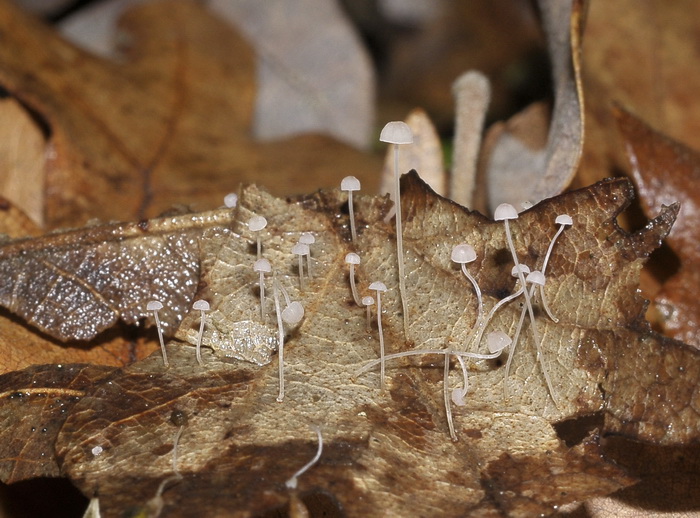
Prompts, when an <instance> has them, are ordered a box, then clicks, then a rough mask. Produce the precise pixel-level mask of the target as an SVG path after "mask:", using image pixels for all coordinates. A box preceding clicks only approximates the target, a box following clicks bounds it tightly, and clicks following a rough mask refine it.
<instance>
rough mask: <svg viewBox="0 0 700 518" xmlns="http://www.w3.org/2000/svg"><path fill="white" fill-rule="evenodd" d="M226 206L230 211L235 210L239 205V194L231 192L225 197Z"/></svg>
mask: <svg viewBox="0 0 700 518" xmlns="http://www.w3.org/2000/svg"><path fill="white" fill-rule="evenodd" d="M224 205H226V206H227V207H228V208H229V209H234V208H235V207H236V205H238V194H236V193H235V192H230V193H228V194H227V195H226V196H224Z"/></svg>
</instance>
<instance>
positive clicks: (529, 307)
mask: <svg viewBox="0 0 700 518" xmlns="http://www.w3.org/2000/svg"><path fill="white" fill-rule="evenodd" d="M503 222H504V223H505V227H506V238H507V240H508V246H509V247H510V252H511V254H512V255H513V262H514V263H515V267H516V269H517V271H518V278H519V279H520V284H521V285H522V286H525V275H524V274H523V272H522V270H521V269H520V268H518V265H519V264H520V262H519V261H518V254H517V253H516V251H515V246H513V239H512V238H511V235H510V227H509V226H508V220H507V219H506V220H503ZM523 293H524V294H525V305H526V306H527V312H528V314H529V316H530V323H531V325H532V337H533V339H534V341H535V350H536V351H537V359H538V361H539V362H540V366H541V367H542V374H543V375H544V379H545V381H546V382H547V388H548V389H549V394H550V395H551V396H552V400H553V401H554V405H555V406H558V405H557V398H556V395H555V393H554V389H553V387H552V381H551V380H550V378H549V372H548V371H547V368H546V367H545V365H544V362H543V361H542V359H541V350H540V335H539V333H538V332H537V321H536V320H535V313H534V311H533V310H532V303H531V302H530V298H531V296H530V292H529V291H528V290H527V289H525V290H524V291H523ZM514 350H515V347H513V348H512V349H511V355H512V354H513V351H514ZM509 360H510V358H509Z"/></svg>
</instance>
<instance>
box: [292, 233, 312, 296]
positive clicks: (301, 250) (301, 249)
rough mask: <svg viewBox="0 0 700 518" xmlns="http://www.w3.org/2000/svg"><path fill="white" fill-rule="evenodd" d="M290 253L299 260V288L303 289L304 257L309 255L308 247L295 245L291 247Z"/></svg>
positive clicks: (299, 244) (300, 244)
mask: <svg viewBox="0 0 700 518" xmlns="http://www.w3.org/2000/svg"><path fill="white" fill-rule="evenodd" d="M292 253H293V254H294V255H296V256H298V260H299V263H298V264H299V288H300V289H302V290H303V289H304V256H305V255H306V256H308V255H309V245H306V244H304V243H297V244H295V245H294V246H293V247H292Z"/></svg>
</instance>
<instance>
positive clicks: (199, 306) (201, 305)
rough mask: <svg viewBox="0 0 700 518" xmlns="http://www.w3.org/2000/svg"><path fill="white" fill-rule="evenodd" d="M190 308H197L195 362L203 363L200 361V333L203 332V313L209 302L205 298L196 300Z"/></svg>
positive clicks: (204, 318)
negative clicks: (197, 330) (197, 323)
mask: <svg viewBox="0 0 700 518" xmlns="http://www.w3.org/2000/svg"><path fill="white" fill-rule="evenodd" d="M192 309H194V310H199V334H198V335H197V362H198V363H199V364H200V365H204V363H202V353H201V348H202V335H203V334H204V324H205V323H206V315H205V313H206V312H207V311H209V303H208V302H207V301H206V300H197V301H195V303H194V304H193V305H192Z"/></svg>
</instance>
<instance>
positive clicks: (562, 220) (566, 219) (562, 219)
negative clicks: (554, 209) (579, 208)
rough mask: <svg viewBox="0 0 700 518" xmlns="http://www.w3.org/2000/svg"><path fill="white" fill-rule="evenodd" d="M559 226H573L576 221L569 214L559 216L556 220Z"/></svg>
mask: <svg viewBox="0 0 700 518" xmlns="http://www.w3.org/2000/svg"><path fill="white" fill-rule="evenodd" d="M554 223H556V224H557V225H573V224H574V220H573V219H571V216H569V215H568V214H559V215H558V216H557V219H555V220H554Z"/></svg>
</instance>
